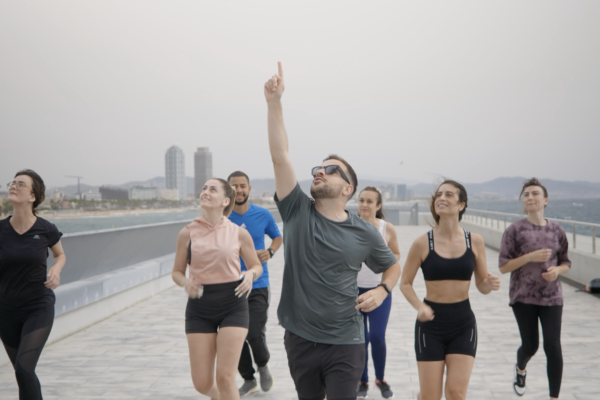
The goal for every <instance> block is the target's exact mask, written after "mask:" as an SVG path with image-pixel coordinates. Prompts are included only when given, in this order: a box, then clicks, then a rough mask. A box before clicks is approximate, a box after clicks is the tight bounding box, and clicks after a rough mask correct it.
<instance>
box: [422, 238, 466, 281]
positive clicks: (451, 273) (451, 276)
mask: <svg viewBox="0 0 600 400" xmlns="http://www.w3.org/2000/svg"><path fill="white" fill-rule="evenodd" d="M427 236H428V237H429V254H427V258H425V261H423V263H422V264H421V269H422V270H423V277H424V278H425V280H426V281H443V280H457V281H470V280H471V276H472V275H473V271H475V254H473V250H472V249H471V234H470V233H469V232H467V231H465V240H466V242H467V250H466V251H465V253H464V254H463V255H462V256H460V257H458V258H444V257H440V255H439V254H438V253H436V252H435V250H434V248H433V229H432V230H430V231H429V232H428V233H427Z"/></svg>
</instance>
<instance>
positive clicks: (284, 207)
mask: <svg viewBox="0 0 600 400" xmlns="http://www.w3.org/2000/svg"><path fill="white" fill-rule="evenodd" d="M284 87H285V85H284V79H283V68H282V66H281V63H279V72H278V74H277V75H273V77H272V78H271V79H269V80H268V81H267V82H266V83H265V86H264V94H265V99H266V100H267V108H268V131H269V148H270V151H271V158H272V161H273V168H274V170H275V191H276V193H275V202H276V203H277V207H278V209H279V212H280V214H281V218H282V220H283V223H284V228H283V229H284V235H283V240H284V259H285V269H284V274H283V287H282V291H281V300H280V302H279V307H278V309H277V317H278V318H279V323H280V324H281V325H282V326H283V327H284V328H285V339H284V341H285V349H286V352H287V356H288V364H289V368H290V373H291V375H292V378H293V379H294V383H295V385H296V391H297V392H298V397H299V399H300V400H323V398H324V397H325V395H327V399H328V400H342V399H344V400H345V399H356V388H357V385H358V381H359V380H360V376H361V373H362V370H363V368H364V362H365V346H364V340H365V339H364V328H363V321H362V315H361V313H360V311H359V310H361V309H362V310H363V311H371V310H373V309H375V308H377V307H379V305H380V304H381V303H382V302H383V300H384V299H385V298H386V297H387V296H388V295H389V293H390V290H391V289H392V288H393V287H394V286H395V285H396V282H397V281H398V278H399V277H400V265H399V264H398V261H397V260H396V257H395V256H394V254H393V253H392V252H391V251H390V249H389V248H388V246H387V245H386V243H385V241H384V240H383V238H382V237H381V235H380V234H379V232H378V231H377V229H375V227H374V226H372V225H371V224H369V223H367V222H365V221H363V220H362V219H361V218H360V217H358V216H356V215H355V214H350V213H348V212H347V211H346V210H345V209H344V207H345V205H346V202H347V201H348V200H350V198H352V196H353V195H354V193H355V192H356V186H357V177H356V173H355V172H354V170H353V169H352V167H351V166H350V164H349V163H348V162H347V161H346V160H344V159H343V158H341V157H339V156H337V155H329V156H328V157H327V158H325V160H324V161H323V162H322V163H321V165H319V166H316V167H314V168H313V169H312V171H311V173H312V176H313V178H314V180H313V182H312V185H311V188H310V193H311V195H312V197H313V199H314V200H313V199H311V198H309V197H308V196H307V195H305V194H304V193H303V192H302V190H301V189H300V185H299V184H298V181H297V179H296V173H295V171H294V166H293V165H292V162H291V159H290V156H289V150H288V149H289V145H288V138H287V134H286V131H285V126H284V124H283V113H282V106H281V96H282V94H283V91H284ZM363 262H364V263H365V264H366V265H367V266H368V267H369V268H370V269H371V270H373V271H374V272H375V273H381V272H383V275H382V282H381V285H379V286H378V287H376V288H375V289H372V290H370V291H368V292H366V293H364V294H363V295H361V296H360V297H358V298H357V295H358V287H357V283H356V276H357V274H358V271H360V268H361V264H362V263H363Z"/></svg>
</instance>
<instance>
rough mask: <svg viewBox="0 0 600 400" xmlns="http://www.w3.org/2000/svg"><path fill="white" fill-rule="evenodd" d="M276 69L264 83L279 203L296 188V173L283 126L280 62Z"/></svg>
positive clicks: (270, 147) (282, 85)
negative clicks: (277, 71)
mask: <svg viewBox="0 0 600 400" xmlns="http://www.w3.org/2000/svg"><path fill="white" fill-rule="evenodd" d="M278 67H279V73H278V74H277V75H273V77H272V78H271V79H269V80H268V81H267V82H266V83H265V99H266V100H267V107H268V127H269V149H270V150H271V159H272V160H273V169H274V170H275V191H276V193H277V198H278V199H279V200H280V201H281V200H283V199H284V198H286V197H287V195H288V194H290V193H291V191H292V190H294V187H296V172H295V171H294V166H293V165H292V160H291V159H290V155H289V152H288V139H287V133H286V132H285V126H284V125H283V111H282V108H281V95H282V94H283V90H284V88H285V85H284V83H283V68H282V67H281V62H279V63H278Z"/></svg>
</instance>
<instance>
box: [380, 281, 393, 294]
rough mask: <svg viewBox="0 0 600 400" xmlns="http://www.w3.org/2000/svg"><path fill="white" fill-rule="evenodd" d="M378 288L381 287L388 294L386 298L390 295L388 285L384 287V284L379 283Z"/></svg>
mask: <svg viewBox="0 0 600 400" xmlns="http://www.w3.org/2000/svg"><path fill="white" fill-rule="evenodd" d="M379 286H382V287H383V288H384V289H385V291H386V292H387V293H388V296H389V295H390V294H391V293H392V291H391V290H390V288H389V287H388V285H386V284H385V283H380V284H379V285H377V287H379Z"/></svg>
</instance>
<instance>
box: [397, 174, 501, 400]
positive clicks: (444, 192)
mask: <svg viewBox="0 0 600 400" xmlns="http://www.w3.org/2000/svg"><path fill="white" fill-rule="evenodd" d="M467 202H468V197H467V191H466V189H465V187H464V186H463V185H461V184H460V183H458V182H456V181H452V180H446V181H444V182H443V183H442V184H441V185H440V186H439V187H438V189H437V190H436V192H435V194H434V195H433V196H432V198H431V206H430V209H431V214H432V215H433V218H434V220H435V226H434V227H433V229H432V230H430V231H429V232H428V233H427V234H425V235H423V236H421V237H419V238H417V240H415V241H414V243H413V244H412V246H411V248H410V250H409V252H408V257H407V259H406V265H405V266H404V273H403V274H402V278H401V281H400V290H401V291H402V293H403V294H404V296H405V297H406V299H407V300H408V302H409V303H410V304H412V306H413V307H414V308H415V309H416V310H417V311H418V314H417V322H416V324H415V353H416V356H417V367H418V369H419V382H420V387H421V392H420V393H419V394H418V395H417V398H418V399H419V400H439V399H441V398H442V390H443V391H444V392H445V394H446V399H452V400H463V399H465V398H466V396H467V389H468V387H469V379H470V378H471V371H472V370H473V364H474V362H475V353H476V352H477V322H476V321H475V315H474V314H473V311H472V310H471V304H470V303H469V287H470V286H471V279H472V277H473V275H475V285H476V286H477V289H478V290H479V291H480V292H481V293H483V294H488V293H490V292H491V291H492V290H498V289H500V278H499V277H497V276H495V275H492V274H490V273H489V272H488V269H487V264H486V259H485V244H484V242H483V238H482V237H481V236H480V235H478V234H475V233H474V234H471V233H469V232H467V231H466V230H464V229H462V228H461V227H460V225H459V222H460V220H461V218H462V216H463V214H464V213H465V210H466V208H467ZM419 267H420V268H421V270H422V271H423V277H424V278H425V288H426V290H427V294H426V295H425V299H424V300H422V301H421V300H420V299H419V297H418V296H417V294H416V293H415V290H414V288H413V281H414V279H415V276H416V274H417V271H418V270H419ZM444 370H446V371H447V372H446V387H445V388H444V387H443V382H444Z"/></svg>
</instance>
